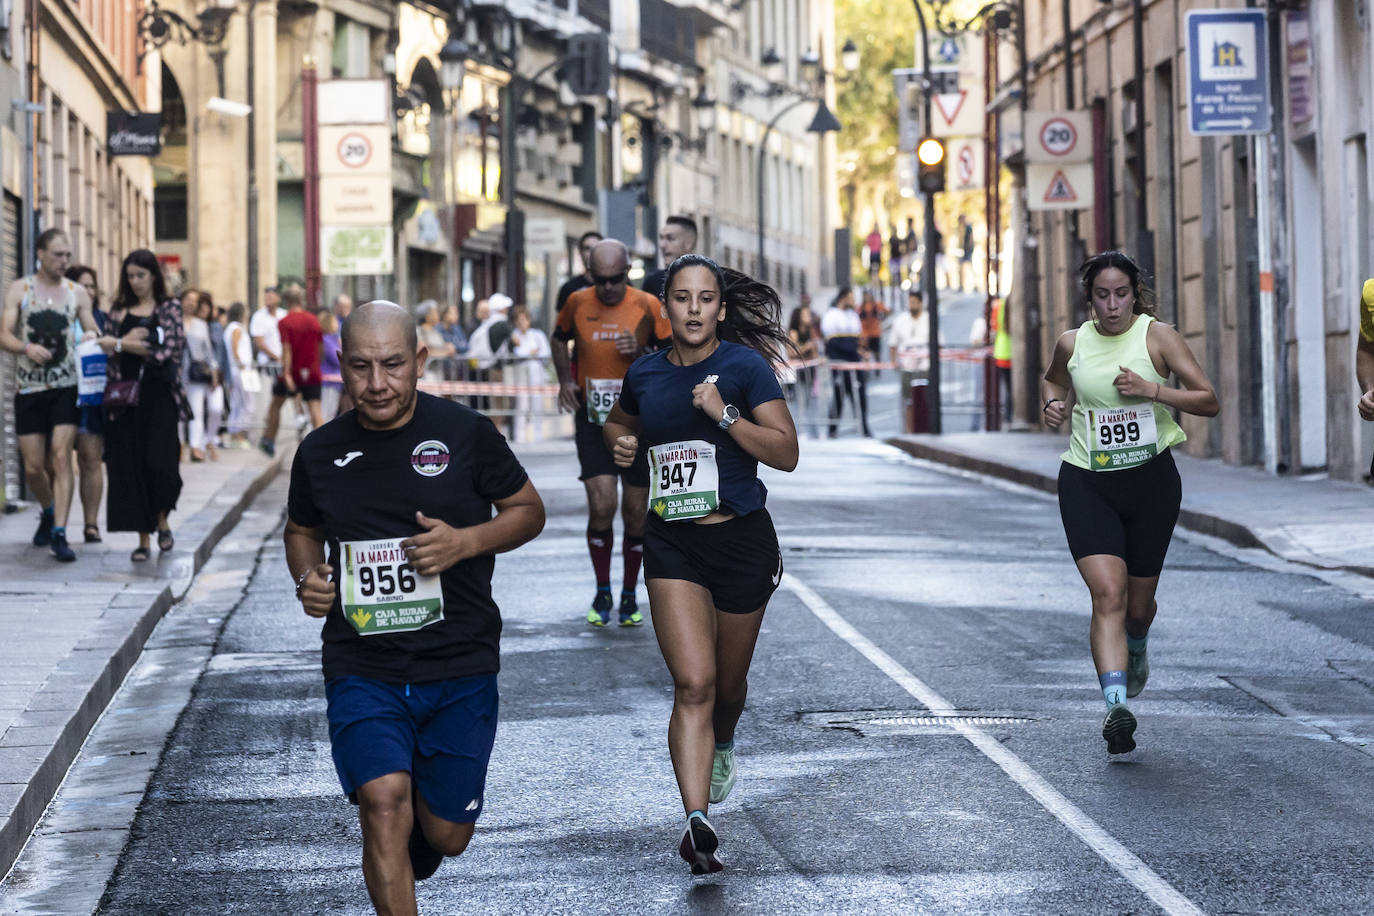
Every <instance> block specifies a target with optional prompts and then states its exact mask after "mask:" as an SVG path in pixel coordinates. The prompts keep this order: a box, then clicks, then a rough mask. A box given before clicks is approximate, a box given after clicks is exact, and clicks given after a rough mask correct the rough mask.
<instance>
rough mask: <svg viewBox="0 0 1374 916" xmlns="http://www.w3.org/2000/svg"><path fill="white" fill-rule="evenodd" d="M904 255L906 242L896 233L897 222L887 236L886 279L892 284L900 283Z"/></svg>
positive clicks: (899, 284)
mask: <svg viewBox="0 0 1374 916" xmlns="http://www.w3.org/2000/svg"><path fill="white" fill-rule="evenodd" d="M905 257H906V243H905V242H903V241H902V238H901V236H899V235H897V224H896V223H893V224H892V232H891V233H889V234H888V237H887V279H888V283H890V284H891V285H893V286H901V285H902V261H903V259H904V258H905Z"/></svg>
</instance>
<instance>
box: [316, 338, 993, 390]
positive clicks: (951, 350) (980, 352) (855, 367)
mask: <svg viewBox="0 0 1374 916" xmlns="http://www.w3.org/2000/svg"><path fill="white" fill-rule="evenodd" d="M917 352H918V353H919V350H918V351H917ZM991 354H992V349H991V348H990V347H942V348H941V349H940V361H941V362H961V363H981V362H982V361H983V360H984V359H986V358H987V357H988V356H990V355H991ZM818 366H828V367H829V368H830V371H831V372H873V371H879V370H883V369H898V368H900V367H899V366H898V365H897V364H896V363H894V362H858V363H847V362H837V361H834V360H829V359H824V358H821V359H804V360H802V359H799V360H789V361H788V362H787V365H786V368H788V369H813V368H816V367H818ZM323 380H324V381H325V382H326V383H335V384H339V383H342V382H343V379H342V378H341V377H340V376H337V375H325V376H323ZM418 387H419V389H420V390H421V391H425V392H428V393H429V394H437V395H448V396H472V395H486V396H497V397H499V396H501V395H509V394H542V395H555V396H556V395H557V394H558V392H559V390H560V388H559V386H558V385H554V384H547V385H508V384H506V383H504V382H467V381H427V380H425V379H421V380H420V383H419V386H418Z"/></svg>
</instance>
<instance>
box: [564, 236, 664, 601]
mask: <svg viewBox="0 0 1374 916" xmlns="http://www.w3.org/2000/svg"><path fill="white" fill-rule="evenodd" d="M629 269H630V253H629V251H628V250H627V249H626V248H625V246H624V245H623V244H622V243H620V242H618V241H616V240H614V239H607V240H605V241H602V242H598V243H597V245H596V246H595V247H594V248H592V252H591V269H590V271H589V273H590V276H591V281H592V286H591V288H590V289H583V290H578V291H577V292H575V293H573V294H572V295H571V296H569V297H568V302H567V305H565V306H564V307H563V309H562V311H560V312H559V313H558V323H557V324H556V325H555V326H554V335H553V336H554V340H555V341H557V343H555V344H554V347H553V365H554V368H555V369H556V370H557V371H558V381H559V386H560V389H559V392H558V403H559V405H560V406H561V407H563V408H564V409H565V410H570V411H572V414H573V428H574V431H575V436H574V438H575V440H576V442H577V459H578V462H579V463H580V464H581V473H580V474H579V475H578V479H579V480H581V481H582V483H583V485H584V486H585V487H586V488H587V513H588V521H587V549H588V550H589V551H590V553H591V558H592V570H593V571H594V572H595V573H596V598H595V599H594V600H593V601H592V606H591V610H589V611H588V612H587V622H588V623H590V624H591V625H592V626H597V627H604V626H605V625H606V624H608V623H609V622H610V619H611V606H612V601H611V552H612V549H613V547H614V545H615V530H614V528H613V527H612V526H613V525H614V523H615V509H616V495H617V494H616V487H615V483H616V478H617V477H619V478H620V481H621V488H622V491H623V492H622V496H621V499H620V511H621V517H622V519H623V521H624V525H625V539H624V546H623V548H622V554H623V558H624V561H625V576H624V582H623V585H622V587H621V592H620V625H621V626H622V627H637V626H639V625H640V624H641V623H643V622H644V616H643V615H642V614H641V613H640V612H639V606H638V603H637V602H636V600H635V588H636V587H637V586H638V584H639V566H640V561H641V559H642V558H643V555H644V517H645V515H646V513H647V512H648V510H649V465H648V460H647V459H646V457H645V455H644V452H643V451H641V452H640V453H639V456H638V457H637V458H636V459H635V461H634V464H632V465H631V466H630V467H628V468H620V467H617V466H616V463H615V459H614V458H613V457H612V456H611V453H610V451H609V450H608V449H607V448H606V444H605V442H604V441H603V439H602V436H601V427H602V425H603V424H604V423H605V422H606V416H607V415H608V414H609V413H610V412H611V407H612V406H614V405H615V402H616V401H617V400H618V399H619V398H620V385H621V381H622V380H623V379H624V378H625V373H626V371H628V370H629V368H630V364H631V363H632V362H634V361H635V360H636V359H637V358H639V357H640V356H641V355H643V354H644V353H645V352H647V351H648V349H649V347H650V346H651V345H653V344H654V343H655V342H657V341H660V340H665V339H667V338H668V337H669V336H670V335H671V333H672V331H671V329H670V327H669V325H668V319H667V318H665V317H664V316H663V308H662V303H661V302H660V301H659V300H658V298H657V297H656V296H651V295H650V294H648V293H646V292H642V291H641V290H637V289H631V288H630V286H629V282H628V281H629ZM569 342H571V343H572V345H573V347H574V349H575V350H576V356H577V371H576V374H574V372H573V368H572V360H571V358H570V357H569V355H568V347H567V344H568V343H569Z"/></svg>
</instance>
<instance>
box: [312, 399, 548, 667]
mask: <svg viewBox="0 0 1374 916" xmlns="http://www.w3.org/2000/svg"><path fill="white" fill-rule="evenodd" d="M528 479H529V478H528V475H526V473H525V469H524V468H523V467H521V466H520V462H519V461H517V460H516V458H515V455H513V454H512V453H511V450H510V447H509V446H508V445H507V444H506V440H505V438H504V437H503V436H502V435H501V434H500V433H499V432H497V430H496V427H495V426H494V425H493V424H492V422H491V421H490V420H488V419H487V418H486V417H484V416H482V415H481V414H479V413H477V412H476V411H474V410H472V409H470V408H468V407H466V406H464V405H462V404H457V403H453V402H451V401H446V400H444V399H442V398H436V397H434V396H433V395H428V394H424V393H420V394H417V395H416V404H415V415H414V416H413V417H412V418H411V420H410V422H409V423H407V424H406V425H405V426H403V427H401V428H399V429H390V430H370V429H365V428H363V427H362V426H360V425H359V423H358V420H357V413H356V411H351V410H350V411H348V412H347V413H345V414H343V415H341V416H339V417H337V418H336V419H334V420H331V421H330V422H329V423H326V424H325V425H324V426H321V427H320V428H319V429H317V430H315V431H314V432H312V433H311V434H310V435H308V436H306V437H305V441H304V442H302V443H301V445H300V447H299V448H298V449H297V450H296V457H295V462H294V463H293V464H292V466H291V492H290V495H289V496H288V498H287V513H288V514H289V516H290V518H291V521H293V522H295V523H296V524H297V525H301V526H303V527H306V528H323V529H324V535H325V538H326V546H327V552H328V556H329V560H328V562H329V564H330V565H331V566H332V567H333V568H334V581H335V583H336V587H335V595H336V597H335V599H334V606H333V607H332V608H330V610H329V616H328V617H326V618H325V623H324V629H323V631H322V632H321V639H322V640H323V642H324V676H325V678H326V679H329V678H335V677H345V676H348V675H359V676H362V677H369V678H374V679H376V680H380V681H385V682H387V683H392V684H410V683H424V682H427V681H438V680H446V679H449V678H457V677H469V676H473V675H481V674H493V673H495V672H496V671H497V670H498V669H499V667H500V663H499V660H498V652H499V649H500V638H501V612H500V610H499V609H498V608H497V606H496V602H495V601H493V600H492V597H491V575H492V570H493V568H494V566H495V557H494V556H493V555H491V554H484V555H482V556H477V557H471V558H469V559H467V560H464V561H462V562H460V563H458V564H456V565H454V566H452V567H450V568H449V569H448V570H446V571H444V572H443V573H442V574H440V575H439V576H438V580H439V586H440V591H441V593H442V598H443V615H442V618H440V619H436V620H434V621H433V622H431V623H429V624H428V625H425V626H423V627H422V628H420V629H412V630H410V631H408V632H385V631H383V632H370V633H369V634H368V635H365V636H364V635H360V633H359V630H357V629H355V627H354V625H353V624H351V623H350V622H349V619H348V618H346V617H345V616H344V609H343V605H342V603H341V598H340V594H341V591H342V583H343V579H344V567H343V566H341V564H340V560H341V559H342V554H343V553H344V550H343V549H342V547H341V545H342V544H349V545H350V546H349V551H348V555H349V557H350V558H357V563H358V564H360V565H359V566H357V567H356V568H357V569H358V572H359V575H358V576H357V577H356V578H355V589H354V594H355V595H356V594H359V593H366V594H371V595H372V596H373V597H374V598H375V599H376V600H377V601H380V598H377V595H378V594H380V593H379V592H377V591H376V589H379V588H381V589H383V590H385V591H393V590H394V585H395V583H396V582H398V581H401V582H407V581H408V582H409V583H410V586H411V588H412V590H413V588H414V584H415V582H416V581H417V577H416V576H415V575H414V572H413V570H410V567H409V566H408V565H407V564H405V563H404V562H403V558H400V557H397V556H392V557H390V558H388V557H386V556H385V555H384V554H385V553H386V551H384V550H383V551H378V550H376V549H375V548H374V549H373V550H372V552H371V559H370V560H364V559H363V557H364V556H365V554H364V552H363V548H361V547H360V546H358V542H365V541H377V540H381V539H385V538H406V537H410V536H412V535H415V534H419V533H420V532H421V528H420V526H419V524H418V523H417V522H416V521H415V513H416V511H417V510H418V511H420V512H423V513H424V514H425V515H426V516H427V517H429V518H434V519H440V520H442V521H444V522H446V523H448V524H449V525H452V526H454V527H463V528H467V527H471V526H473V525H479V524H482V523H483V522H487V521H490V520H491V518H492V503H493V502H495V501H496V500H500V499H505V498H507V497H510V496H513V495H515V493H517V492H518V491H519V490H520V488H521V487H523V486H524V485H525V481H526V480H528ZM374 561H375V562H374ZM398 561H399V562H398ZM366 563H371V564H372V565H371V567H370V569H369V571H368V572H367V573H366V574H365V575H366V577H367V578H366V579H364V578H363V576H364V574H363V572H362V568H361V565H362V564H366ZM407 570H410V572H409V573H407ZM419 581H420V582H421V583H422V588H423V583H424V582H425V581H426V580H424V579H419ZM379 582H380V583H383V584H381V585H379V584H378V583H379ZM384 583H391V588H390V589H388V588H387V586H386V585H385V584H384ZM430 583H431V585H432V584H433V583H432V580H430ZM402 588H404V586H402ZM354 600H361V599H357V598H355V599H354ZM403 600H404V597H401V598H398V601H403ZM406 610H409V609H408V608H407V609H406ZM355 614H356V615H357V618H356V619H358V621H359V625H360V626H363V627H364V628H365V627H366V625H367V623H366V621H367V620H369V619H371V618H370V617H369V616H368V615H367V613H366V612H357V611H355ZM381 620H382V614H381V613H378V614H377V615H376V625H377V626H380V624H381Z"/></svg>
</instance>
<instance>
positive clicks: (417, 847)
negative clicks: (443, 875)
mask: <svg viewBox="0 0 1374 916" xmlns="http://www.w3.org/2000/svg"><path fill="white" fill-rule="evenodd" d="M406 852H408V853H410V870H411V871H413V872H414V873H415V880H416V881H423V880H425V879H426V878H428V877H430V876H431V875H433V874H434V873H435V872H436V871H438V870H439V863H441V862H443V861H444V855H443V853H441V852H439V850H437V849H435V848H434V847H433V846H431V845H429V840H427V839H425V831H424V829H423V828H422V827H421V826H420V816H419V815H418V814H417V815H415V819H414V821H413V822H412V823H411V826H410V843H409V844H408V845H407V846H406Z"/></svg>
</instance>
